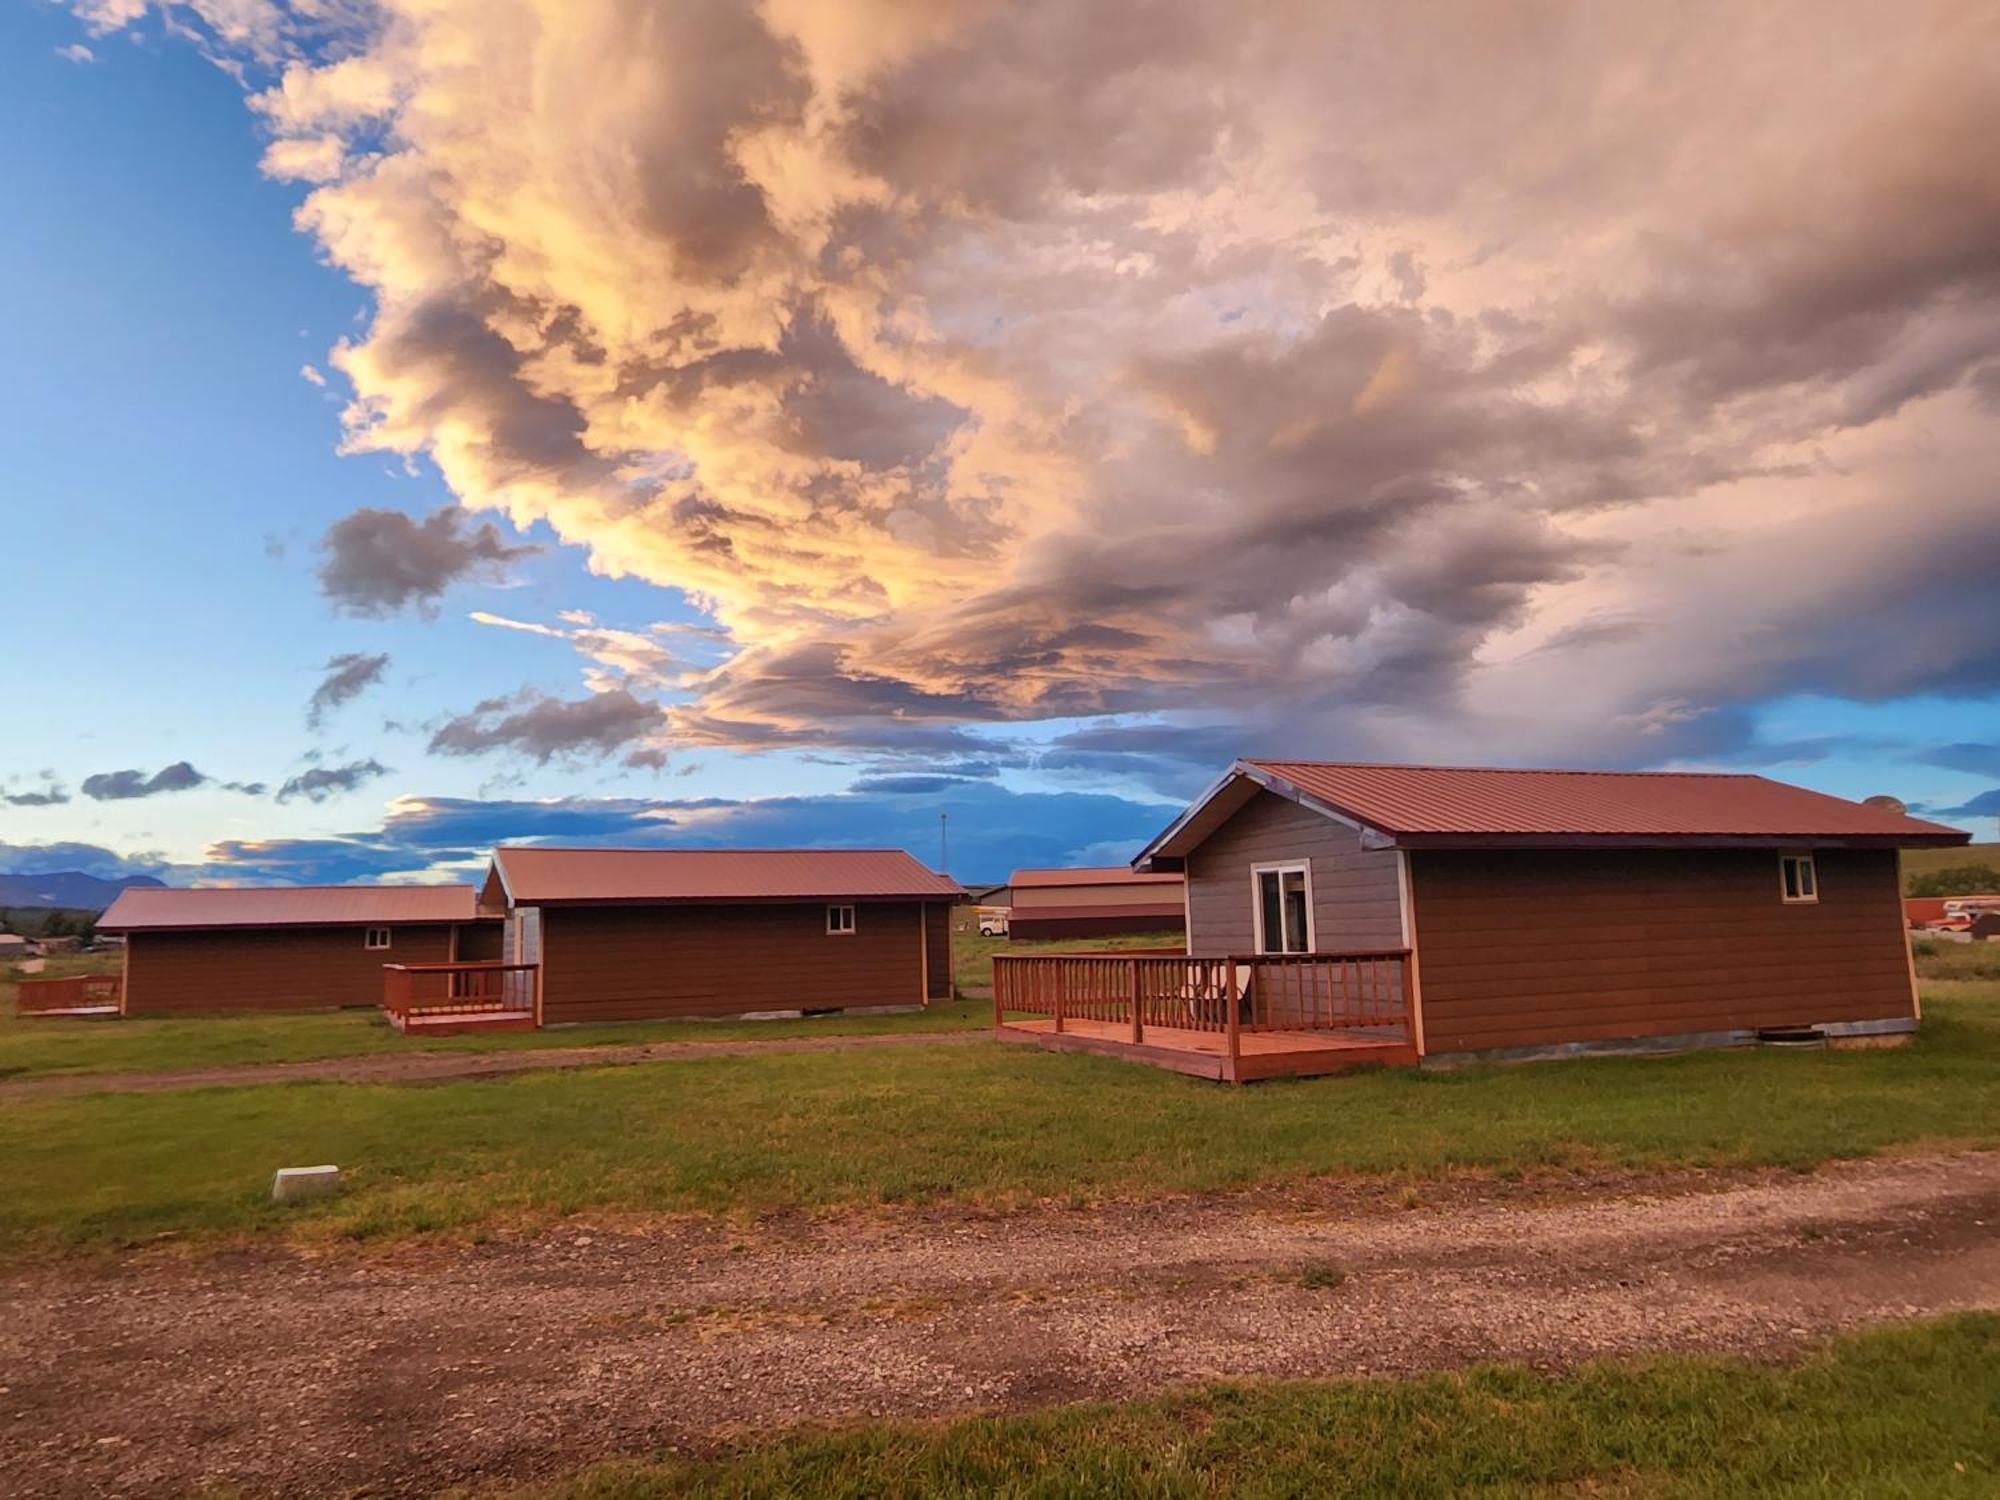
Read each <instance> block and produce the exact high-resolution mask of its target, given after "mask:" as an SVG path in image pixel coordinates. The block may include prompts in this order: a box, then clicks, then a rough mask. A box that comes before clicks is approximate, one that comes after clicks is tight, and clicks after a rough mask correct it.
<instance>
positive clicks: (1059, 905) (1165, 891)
mask: <svg viewBox="0 0 2000 1500" xmlns="http://www.w3.org/2000/svg"><path fill="white" fill-rule="evenodd" d="M1180 904H1181V887H1180V882H1179V881H1171V882H1170V881H1165V880H1145V881H1139V882H1136V883H1134V884H1132V885H1111V884H1095V885H1036V886H1023V887H1022V888H1021V889H1019V890H1017V891H1016V892H1015V893H1014V910H1015V912H1017V913H1018V914H1020V915H1021V916H1038V917H1040V916H1048V917H1056V916H1061V915H1062V913H1063V909H1064V908H1065V907H1077V906H1081V907H1088V908H1090V909H1091V910H1092V911H1108V910H1111V909H1114V908H1119V907H1134V908H1137V909H1138V910H1140V911H1142V912H1151V911H1155V910H1157V909H1158V908H1160V907H1163V906H1171V907H1173V908H1175V909H1176V910H1178V909H1179V908H1180Z"/></svg>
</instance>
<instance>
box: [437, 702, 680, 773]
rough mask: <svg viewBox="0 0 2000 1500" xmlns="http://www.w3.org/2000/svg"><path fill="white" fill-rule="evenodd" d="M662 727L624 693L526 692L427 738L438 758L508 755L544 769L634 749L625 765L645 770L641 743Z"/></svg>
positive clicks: (646, 750)
mask: <svg viewBox="0 0 2000 1500" xmlns="http://www.w3.org/2000/svg"><path fill="white" fill-rule="evenodd" d="M663 723H664V719H663V716H662V714H661V711H660V708H659V706H658V705H657V704H653V703H647V702H644V701H643V700H641V699H639V698H635V697H634V696H633V695H632V694H631V693H630V692H628V691H627V690H626V689H624V688H613V689H611V690H609V691H607V692H601V693H592V694H591V695H590V696H588V697H586V698H576V699H569V698H555V697H550V696H548V695H547V694H543V693H537V692H533V691H528V692H522V693H517V694H515V695H514V696H513V697H509V698H489V699H487V700H485V701H484V702H482V703H479V704H477V705H475V706H474V707H473V708H472V710H471V711H470V712H468V713H464V714H460V715H458V716H457V717H456V718H452V719H449V720H447V721H446V722H445V723H444V724H442V725H441V726H439V728H438V729H437V730H436V731H435V732H434V733H433V734H432V735H431V739H430V748H431V750H432V752H433V753H435V754H438V755H484V754H487V753H489V752H491V751H496V750H497V751H507V752H510V753H512V754H516V755H523V756H527V757H528V758H530V759H532V760H535V761H538V762H541V763H543V764H546V763H547V762H549V761H551V760H554V759H556V758H558V757H578V756H593V757H598V758H602V757H604V756H607V755H610V754H612V753H614V752H615V751H619V750H625V749H627V748H628V747H633V748H631V750H630V753H629V756H628V760H629V763H631V764H634V765H649V764H650V763H651V747H646V746H643V745H640V744H639V742H640V741H643V740H644V739H645V738H646V737H647V736H648V735H651V734H654V733H656V732H658V731H659V730H660V728H661V727H662V725H663ZM630 757H637V758H636V759H631V758H630ZM654 768H655V769H657V767H654Z"/></svg>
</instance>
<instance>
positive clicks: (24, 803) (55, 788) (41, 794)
mask: <svg viewBox="0 0 2000 1500" xmlns="http://www.w3.org/2000/svg"><path fill="white" fill-rule="evenodd" d="M68 801H69V792H68V791H67V790H66V789H65V788H64V787H63V786H62V785H61V784H60V783H59V782H58V781H57V780H56V775H55V772H53V771H44V772H42V774H41V785H39V786H37V787H33V788H31V789H29V790H27V791H22V792H16V791H12V790H8V789H5V788H0V802H4V803H6V804H7V805H8V806H9V807H60V806H62V805H63V804H64V803H66V802H68Z"/></svg>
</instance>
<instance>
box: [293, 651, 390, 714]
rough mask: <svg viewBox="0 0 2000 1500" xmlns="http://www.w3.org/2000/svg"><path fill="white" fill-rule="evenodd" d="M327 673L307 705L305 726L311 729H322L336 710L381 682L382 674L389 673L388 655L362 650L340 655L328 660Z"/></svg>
mask: <svg viewBox="0 0 2000 1500" xmlns="http://www.w3.org/2000/svg"><path fill="white" fill-rule="evenodd" d="M324 670H325V672H326V676H325V677H324V678H322V679H321V680H320V684H319V686H318V687H316V688H314V689H313V695H312V698H311V699H310V700H309V701H308V702H307V704H306V725H307V727H308V728H311V729H317V728H319V727H320V725H321V724H323V723H324V722H325V721H326V716H327V715H328V714H329V713H331V712H333V710H334V709H336V708H339V707H340V706H341V705H342V704H343V703H347V702H350V701H351V700H353V699H355V698H358V697H359V696H360V695H361V694H362V693H364V692H366V691H367V690H368V689H369V688H371V687H373V686H374V685H375V684H376V683H378V682H380V681H381V680H382V674H383V673H384V672H386V671H388V670H389V655H388V653H387V652H386V651H385V652H381V653H379V654H376V655H368V654H366V653H363V652H359V651H348V652H343V653H342V654H340V655H339V656H332V657H328V658H327V663H326V667H325V669H324Z"/></svg>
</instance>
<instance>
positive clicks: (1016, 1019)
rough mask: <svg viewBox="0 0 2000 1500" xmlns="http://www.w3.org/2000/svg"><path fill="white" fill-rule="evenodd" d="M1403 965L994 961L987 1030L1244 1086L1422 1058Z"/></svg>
mask: <svg viewBox="0 0 2000 1500" xmlns="http://www.w3.org/2000/svg"><path fill="white" fill-rule="evenodd" d="M1407 961H1408V955H1407V953H1405V952H1403V951H1401V950H1391V951H1386V952H1379V953H1309V954H1257V955H1253V956H1246V957H1234V958H1191V957H1189V956H1187V955H1185V954H1180V955H1157V954H1143V953H1081V954H1075V953H1070V954H1059V955H1057V954H1046V955H1044V954H1035V955H1025V954H1024V955H1012V954H1009V955H1001V956H998V957H996V958H995V959H994V961H993V1029H994V1034H995V1035H996V1036H998V1037H1000V1038H1001V1039H1002V1040H1005V1041H1018V1042H1027V1043H1032V1044H1033V1045H1036V1046H1039V1047H1043V1048H1045V1049H1047V1050H1048V1051H1051V1052H1094V1053H1097V1054H1100V1055H1102V1056H1106V1057H1121V1058H1124V1059H1126V1060H1128V1061H1130V1062H1139V1063H1147V1064H1150V1065H1151V1066H1153V1067H1156V1068H1170V1069H1172V1070H1173V1071H1174V1072H1177V1073H1187V1074H1191V1075H1193V1076H1194V1077H1197V1078H1214V1079H1218V1080H1220V1081H1222V1082H1225V1083H1250V1082H1254V1081H1255V1080H1257V1079H1260V1078H1301V1077H1314V1076H1318V1075H1321V1074H1327V1073H1339V1072H1343V1071H1345V1070H1346V1069H1349V1068H1354V1067H1362V1066H1368V1065H1375V1066H1390V1067H1396V1066H1409V1065H1412V1064H1414V1063H1415V1062H1416V1061H1417V1059H1418V1056H1419V1053H1418V1049H1417V1046H1416V1043H1415V1042H1414V1040H1413V1039H1412V1036H1411V1027H1410V1024H1409V1013H1408V1009H1407V1000H1406V995H1407V990H1406V984H1407V979H1408V973H1407Z"/></svg>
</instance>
